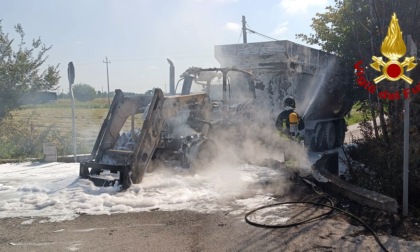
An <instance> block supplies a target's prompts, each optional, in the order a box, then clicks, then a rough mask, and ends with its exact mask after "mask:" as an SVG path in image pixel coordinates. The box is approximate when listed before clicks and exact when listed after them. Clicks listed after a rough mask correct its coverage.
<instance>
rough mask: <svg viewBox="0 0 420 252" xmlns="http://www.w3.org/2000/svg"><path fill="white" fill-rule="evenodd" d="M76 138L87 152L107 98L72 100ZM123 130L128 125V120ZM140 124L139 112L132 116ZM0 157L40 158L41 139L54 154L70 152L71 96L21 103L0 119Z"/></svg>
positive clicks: (92, 141) (81, 150)
mask: <svg viewBox="0 0 420 252" xmlns="http://www.w3.org/2000/svg"><path fill="white" fill-rule="evenodd" d="M75 108H76V120H75V121H76V140H77V141H76V142H77V150H78V153H79V154H86V153H90V152H91V150H92V147H93V144H94V142H95V140H96V137H97V135H98V133H99V130H100V127H101V125H102V122H103V120H104V119H105V117H106V115H107V113H108V99H106V98H96V99H94V100H92V101H89V102H79V101H75ZM128 121H129V122H128V123H126V125H125V126H124V128H123V129H124V130H127V131H128V130H129V129H130V124H131V121H130V120H128ZM135 122H136V124H135V127H136V128H141V126H142V119H141V114H139V115H136V117H135ZM0 132H2V134H1V145H0V159H26V158H35V159H42V158H43V151H42V143H43V142H53V143H54V144H55V145H56V147H57V154H58V155H70V154H73V140H72V115H71V100H70V99H58V100H57V102H54V103H45V104H40V105H36V106H35V105H31V106H26V107H22V109H21V110H16V111H13V112H12V113H11V116H8V117H7V118H5V119H3V120H2V121H1V122H0Z"/></svg>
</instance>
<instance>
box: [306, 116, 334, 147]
mask: <svg viewBox="0 0 420 252" xmlns="http://www.w3.org/2000/svg"><path fill="white" fill-rule="evenodd" d="M335 143H336V131H335V126H334V123H333V122H324V123H318V124H317V125H316V126H315V132H314V134H313V137H312V141H311V149H312V150H313V151H325V150H330V149H333V148H334V146H335Z"/></svg>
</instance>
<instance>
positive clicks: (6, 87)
mask: <svg viewBox="0 0 420 252" xmlns="http://www.w3.org/2000/svg"><path fill="white" fill-rule="evenodd" d="M14 28H15V31H16V33H17V34H18V36H19V41H18V42H17V43H15V40H14V39H12V38H10V37H9V34H7V33H4V32H3V28H2V26H1V20H0V104H1V105H0V120H2V119H3V118H4V117H5V116H7V115H9V114H10V111H12V110H16V109H19V108H20V107H21V104H20V103H19V98H20V97H22V96H23V95H24V94H28V93H32V92H38V91H48V90H54V89H55V88H56V86H57V84H58V81H59V79H60V76H59V72H58V70H57V68H58V65H56V66H50V65H49V66H45V61H46V59H47V55H46V53H47V52H48V51H49V50H50V49H51V46H45V45H44V44H43V43H42V41H41V39H40V38H38V39H33V40H32V42H31V43H30V44H29V45H30V46H29V47H27V46H26V42H25V33H24V31H23V28H22V26H21V25H20V24H17V25H16V26H15V27H14Z"/></svg>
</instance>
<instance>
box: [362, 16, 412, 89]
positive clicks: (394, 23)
mask: <svg viewBox="0 0 420 252" xmlns="http://www.w3.org/2000/svg"><path fill="white" fill-rule="evenodd" d="M406 50H407V48H406V47H405V43H404V40H403V37H402V32H401V30H400V26H399V25H398V19H397V15H396V14H395V13H394V14H393V15H392V19H391V22H390V23H389V26H388V33H387V35H386V37H385V39H384V41H383V42H382V46H381V53H382V55H384V56H385V57H387V58H388V59H389V61H388V62H385V61H384V60H382V57H376V56H372V60H373V61H374V62H373V63H371V64H370V66H371V67H372V68H373V69H375V70H376V71H378V72H381V67H382V75H381V76H379V77H376V78H375V79H374V80H373V81H374V82H375V83H378V82H380V81H382V80H383V79H387V80H390V81H397V80H399V79H403V80H405V81H406V82H408V83H409V84H411V83H413V80H412V79H411V78H410V77H408V76H406V75H404V67H407V71H410V70H412V69H413V68H414V67H415V66H416V65H417V64H416V63H413V61H414V60H415V58H414V56H413V57H409V58H407V57H405V59H404V61H403V62H402V63H400V62H399V61H398V59H399V58H401V57H402V56H404V55H405V53H406Z"/></svg>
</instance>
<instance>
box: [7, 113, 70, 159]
mask: <svg viewBox="0 0 420 252" xmlns="http://www.w3.org/2000/svg"><path fill="white" fill-rule="evenodd" d="M35 115H36V113H35V112H32V114H31V115H29V116H28V117H27V118H24V119H21V120H15V119H14V118H13V117H11V116H10V117H6V118H4V119H3V120H2V121H1V122H0V132H1V135H0V159H27V158H35V159H42V158H43V149H42V143H44V142H54V143H55V144H56V146H57V155H66V154H70V153H72V150H71V146H72V144H71V134H70V133H68V134H67V133H66V134H65V133H61V134H60V133H58V131H56V130H55V129H53V128H54V125H53V124H52V125H49V126H48V127H46V128H43V129H42V130H40V129H38V128H36V127H35V126H34V124H33V122H32V118H33V117H34V116H35ZM69 146H70V147H69Z"/></svg>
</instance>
